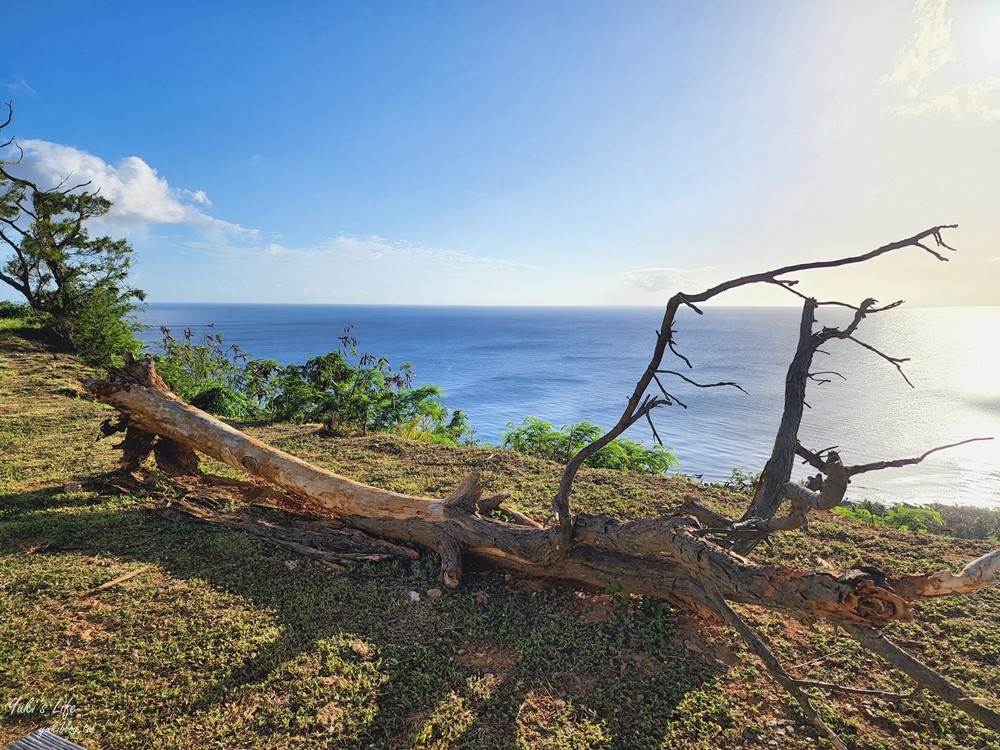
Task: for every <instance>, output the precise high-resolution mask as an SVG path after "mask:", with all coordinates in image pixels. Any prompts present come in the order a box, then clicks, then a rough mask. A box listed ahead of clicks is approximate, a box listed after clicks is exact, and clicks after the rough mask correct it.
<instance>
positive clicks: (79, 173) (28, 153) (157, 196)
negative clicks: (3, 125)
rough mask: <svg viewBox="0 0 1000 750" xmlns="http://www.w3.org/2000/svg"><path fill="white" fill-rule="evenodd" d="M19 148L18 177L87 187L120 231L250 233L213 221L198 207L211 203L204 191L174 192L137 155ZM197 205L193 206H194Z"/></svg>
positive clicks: (54, 146)
mask: <svg viewBox="0 0 1000 750" xmlns="http://www.w3.org/2000/svg"><path fill="white" fill-rule="evenodd" d="M19 145H20V146H21V148H22V149H23V150H24V159H23V161H22V162H21V165H20V167H21V174H23V175H24V176H25V177H27V178H28V179H31V180H32V181H34V182H37V183H38V184H39V185H41V186H44V187H49V186H55V185H58V184H65V185H67V186H71V185H78V184H82V183H88V185H87V187H88V189H89V190H92V191H99V192H100V194H101V195H102V196H104V197H105V198H107V199H108V200H110V201H111V203H112V204H113V205H112V208H111V210H110V211H109V212H108V214H107V216H105V217H104V218H103V220H102V222H103V223H104V224H108V225H111V226H114V227H118V228H121V229H123V230H126V231H127V230H130V229H137V228H141V227H143V226H145V225H149V224H193V225H200V226H202V227H205V228H208V229H211V230H214V231H220V230H221V231H227V232H234V233H239V234H243V233H250V234H254V233H255V231H254V230H248V229H246V228H244V227H241V226H239V225H238V224H232V223H230V222H226V221H223V220H221V219H217V218H215V217H213V216H209V215H208V214H206V213H204V211H202V210H201V209H200V208H199V207H198V206H199V205H200V206H210V205H211V204H212V203H211V201H210V200H209V199H208V196H207V195H206V194H205V191H203V190H185V189H178V188H173V187H171V186H170V184H169V183H168V182H167V181H166V179H164V178H163V177H161V176H160V175H159V174H158V173H157V171H156V170H155V169H153V168H152V167H151V166H149V164H147V163H146V162H145V161H143V160H142V159H141V158H139V157H138V156H126V157H125V158H123V159H120V160H119V161H118V162H117V163H115V164H109V163H108V162H106V161H104V160H103V159H101V158H100V157H98V156H94V155H93V154H89V153H87V152H86V151H81V150H80V149H77V148H73V147H72V146H63V145H60V144H58V143H51V142H49V141H42V140H34V139H29V140H25V141H20V142H19ZM195 204H198V205H195Z"/></svg>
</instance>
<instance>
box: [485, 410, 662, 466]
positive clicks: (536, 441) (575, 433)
mask: <svg viewBox="0 0 1000 750" xmlns="http://www.w3.org/2000/svg"><path fill="white" fill-rule="evenodd" d="M603 434H604V430H602V429H601V428H600V427H598V426H597V425H595V424H591V423H590V422H580V423H578V424H571V425H565V426H564V427H563V428H562V429H556V428H555V427H553V426H552V423H551V422H544V421H542V420H541V419H539V418H538V417H527V418H525V420H524V421H523V422H522V423H521V424H520V426H518V425H515V424H514V423H513V422H508V423H507V428H506V429H505V430H504V431H503V434H502V435H501V444H502V445H503V447H504V448H509V449H510V450H515V451H517V452H519V453H524V454H526V455H529V456H535V457H537V458H545V459H548V460H550V461H559V462H560V463H565V462H566V461H568V460H569V459H570V458H572V457H573V456H574V455H575V454H576V453H577V452H578V451H579V450H580V449H581V448H583V447H584V446H585V445H589V444H590V443H592V442H594V441H595V440H597V439H598V438H599V437H601V435H603ZM586 465H587V466H593V467H595V468H599V469H619V470H622V471H634V472H639V473H643V474H662V473H663V472H665V471H666V470H667V469H672V468H676V467H677V466H679V465H680V462H679V461H678V460H677V456H675V455H674V453H673V451H672V450H670V449H669V448H664V447H663V446H660V445H655V444H654V445H653V446H652V447H651V448H647V447H646V446H645V445H643V444H642V443H641V442H637V441H635V440H629V439H628V438H617V439H616V440H612V441H611V442H610V443H609V444H608V445H606V446H604V447H603V448H601V449H600V450H599V451H597V453H595V454H594V455H592V456H591V457H590V458H588V459H587V461H586Z"/></svg>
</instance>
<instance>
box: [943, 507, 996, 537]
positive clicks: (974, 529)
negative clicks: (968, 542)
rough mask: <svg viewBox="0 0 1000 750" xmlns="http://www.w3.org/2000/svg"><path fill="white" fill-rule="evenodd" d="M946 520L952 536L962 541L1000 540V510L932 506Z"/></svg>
mask: <svg viewBox="0 0 1000 750" xmlns="http://www.w3.org/2000/svg"><path fill="white" fill-rule="evenodd" d="M930 507H931V508H933V509H934V510H936V511H937V512H938V513H940V514H941V517H942V518H943V519H944V521H945V523H946V524H947V525H948V528H949V529H950V530H951V533H952V535H954V536H957V537H961V538H962V539H1000V508H984V507H980V506H976V505H944V504H943V503H934V504H932V505H931V506H930Z"/></svg>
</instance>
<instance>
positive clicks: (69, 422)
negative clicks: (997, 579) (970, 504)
mask: <svg viewBox="0 0 1000 750" xmlns="http://www.w3.org/2000/svg"><path fill="white" fill-rule="evenodd" d="M88 374H89V373H88V372H87V371H86V369H85V368H83V367H82V366H81V365H79V364H78V363H77V362H75V361H74V360H72V359H70V358H68V357H65V356H64V355H57V354H53V353H52V352H50V351H48V350H46V349H45V348H44V347H42V346H41V345H40V344H36V343H32V342H29V341H25V340H23V339H20V338H17V337H15V336H13V335H12V334H10V333H5V332H3V331H0V596H2V597H3V615H2V617H0V745H5V744H7V743H9V742H12V741H13V740H15V739H16V738H18V737H20V736H23V735H24V734H26V733H28V732H29V731H31V730H32V729H34V728H36V727H40V726H48V727H52V728H54V730H55V731H57V732H60V733H61V734H63V735H64V736H67V737H71V738H75V739H76V740H77V741H78V742H80V743H81V744H83V745H84V746H85V747H88V748H98V747H105V748H116V749H118V748H123V749H127V748H206V747H208V748H237V747H238V748H261V749H263V748H321V747H322V748H326V747H338V748H341V747H342V748H367V747H379V748H382V747H384V748H451V747H463V748H490V750H497V749H498V748H661V747H662V748H681V747H683V748H717V747H726V748H737V749H740V748H746V749H749V748H769V747H775V746H777V747H783V748H786V747H787V748H814V747H822V746H823V742H822V741H820V740H818V739H817V738H816V736H815V733H814V732H813V731H812V729H811V728H810V727H809V726H808V725H807V724H805V723H803V722H802V721H801V718H800V717H799V715H798V714H797V712H796V710H795V709H794V708H793V707H792V706H791V705H790V702H789V699H788V698H787V697H786V696H785V695H784V694H783V693H782V692H781V691H780V690H777V689H776V688H775V686H774V684H773V683H772V682H771V681H770V679H769V678H768V677H767V675H766V673H765V672H764V670H763V668H762V667H761V665H760V664H759V663H758V662H757V661H756V660H755V659H753V658H752V657H750V656H749V655H748V654H747V652H746V649H745V648H744V647H743V646H742V645H741V644H740V642H739V641H738V640H737V639H736V638H735V637H734V636H733V635H732V634H731V633H730V632H728V631H727V630H724V629H720V628H718V627H715V626H712V625H708V624H706V623H704V622H702V621H700V620H698V619H696V618H695V617H694V616H692V615H690V614H689V613H686V612H681V611H676V610H672V609H670V608H668V607H666V606H664V605H663V604H661V603H659V602H655V601H643V600H640V599H638V598H632V597H626V596H622V595H618V594H611V593H602V592H584V591H574V590H571V589H567V588H561V587H553V586H551V585H548V584H547V583H546V582H544V581H537V580H533V579H526V578H521V577H517V576H510V575H507V574H505V573H504V572H503V571H500V570H495V569H489V568H484V567H477V566H475V565H474V564H473V565H471V566H470V569H469V570H468V572H467V574H466V576H465V579H464V581H463V586H462V588H460V589H459V590H458V591H455V592H450V591H449V592H445V594H444V596H442V597H441V598H437V599H435V598H430V597H428V596H427V595H426V592H427V590H428V589H430V588H433V587H436V586H437V585H438V584H437V574H438V562H437V559H436V558H435V556H434V555H432V554H430V553H428V554H425V555H424V556H422V557H421V559H420V560H419V561H417V562H415V563H413V564H410V565H409V566H404V565H401V564H399V563H386V564H380V565H371V566H360V567H357V568H355V569H353V570H351V571H348V572H346V573H343V574H335V573H333V572H331V571H329V570H327V569H323V568H319V567H314V566H313V565H312V564H310V563H309V562H308V561H305V560H301V559H298V558H295V557H294V556H292V555H290V554H289V553H287V552H284V551H281V550H278V549H275V548H272V547H268V546H266V545H264V544H263V543H262V542H260V541H259V540H258V539H256V538H252V537H248V536H245V535H242V534H238V533H233V532H227V531H220V530H218V529H213V528H207V527H204V526H202V525H199V524H195V523H188V522H177V521H169V522H168V521H165V520H163V519H160V518H159V517H157V516H154V515H152V514H150V513H149V512H148V511H147V510H145V509H144V508H143V507H142V502H143V498H142V497H137V496H131V495H120V494H113V493H111V492H109V491H108V481H109V472H111V471H112V469H113V468H114V465H115V460H116V455H115V452H114V450H113V449H112V447H111V444H110V441H101V442H95V438H96V436H97V434H98V430H97V426H98V424H99V423H100V421H101V420H102V419H103V418H105V417H106V416H107V415H108V411H107V410H106V409H105V408H104V407H103V406H101V405H99V404H96V403H94V402H92V401H89V400H87V399H84V398H81V389H80V387H79V380H80V378H82V377H85V376H86V375H88ZM247 429H248V431H250V432H252V433H253V434H255V435H256V436H258V437H261V438H263V439H265V440H268V441H270V442H272V443H273V444H275V445H277V446H279V447H281V448H283V449H285V450H289V451H291V452H293V453H295V454H297V455H300V456H302V457H303V458H305V459H306V460H309V461H313V462H315V463H317V464H320V465H323V466H326V467H328V468H330V469H333V470H334V471H338V472H340V473H343V474H347V475H349V476H352V477H354V478H357V479H359V480H361V481H364V482H367V483H370V484H374V485H378V486H382V487H386V488H390V489H394V490H399V491H403V492H412V493H419V494H426V495H441V494H446V493H447V492H448V491H450V490H451V489H452V488H453V487H454V486H455V485H456V484H457V483H458V482H459V481H460V480H461V479H462V478H463V477H464V476H465V475H466V474H467V473H468V471H469V469H470V468H472V467H479V468H481V469H482V470H483V472H484V481H485V483H486V485H487V488H488V490H491V491H492V490H495V491H500V490H507V491H510V492H512V494H513V497H512V500H511V503H512V504H513V505H515V506H516V507H518V508H519V509H521V510H523V511H525V512H528V513H531V514H533V515H534V516H536V517H539V518H544V516H545V515H546V513H547V508H548V504H549V499H550V497H551V495H552V493H553V492H554V490H555V486H556V482H557V479H558V467H557V466H555V465H553V464H550V463H548V462H545V461H540V460H536V459H531V458H528V457H525V456H521V455H519V454H515V453H511V452H508V451H503V450H499V449H496V448H472V449H465V450H456V449H446V448H441V447H438V446H434V445H431V444H428V443H425V442H415V441H408V440H405V439H403V438H400V437H396V436H386V435H376V436H370V437H367V438H351V439H339V440H334V439H330V438H328V437H325V436H323V434H322V433H321V432H320V431H319V430H318V428H317V427H315V426H308V425H264V426H254V427H248V428H247ZM686 493H697V494H699V495H700V499H701V500H702V501H703V502H705V503H706V504H709V505H711V506H713V507H715V508H717V509H719V510H723V511H729V512H734V511H735V510H736V509H737V508H738V507H739V505H740V504H741V503H742V502H745V500H741V499H740V498H738V497H736V496H733V495H729V494H728V493H726V492H724V491H722V490H718V489H714V488H705V487H702V486H699V485H690V484H688V483H686V482H685V481H684V480H681V479H659V478H652V477H643V476H638V475H626V474H622V473H618V472H613V471H602V470H588V471H584V472H582V473H581V477H580V484H579V489H578V498H577V501H576V502H577V507H578V508H580V509H587V510H595V511H596V510H601V511H605V512H611V513H614V514H616V515H619V516H622V517H640V516H647V515H653V514H656V513H658V512H661V511H662V509H664V508H667V507H671V506H673V505H675V504H676V503H677V502H678V501H679V500H680V498H681V497H682V496H683V495H684V494H686ZM987 548H988V543H983V542H977V541H966V540H956V539H951V538H947V537H937V536H933V537H932V536H927V535H920V536H917V535H914V534H909V533H905V532H898V531H895V530H892V529H884V528H875V529H871V528H868V527H865V526H863V525H861V524H859V523H857V522H855V521H852V520H851V519H844V518H840V517H837V516H835V515H832V514H829V515H824V516H823V517H821V518H819V519H817V521H816V522H814V523H813V525H812V528H811V530H810V532H809V533H799V532H796V533H792V534H787V535H784V536H782V537H780V538H779V539H778V540H777V543H776V545H775V549H774V550H773V551H771V552H769V553H767V554H768V555H769V556H770V557H772V558H774V559H780V560H783V561H785V562H786V563H787V564H790V565H792V564H794V565H801V566H813V565H815V564H816V558H817V557H822V558H824V559H825V560H827V561H828V562H829V563H830V564H832V565H837V566H843V565H848V564H857V563H862V564H867V565H876V566H880V567H883V568H886V569H891V570H904V569H905V570H934V569H937V568H940V567H942V566H944V565H952V566H954V565H956V564H958V563H959V562H960V561H962V560H967V559H969V558H970V557H972V556H975V555H977V554H980V553H981V552H983V551H985V550H986V549H987ZM131 571H140V572H139V574H138V575H136V576H135V577H133V578H131V579H129V580H127V581H123V582H122V583H120V584H118V585H115V586H113V587H110V588H107V589H106V590H103V591H100V592H96V593H93V590H94V589H95V588H96V587H98V586H100V585H101V584H104V583H106V582H108V581H111V580H114V579H116V578H118V577H120V576H122V575H123V574H125V573H128V572H131ZM609 583H610V582H609ZM611 590H613V586H609V587H608V591H611ZM410 592H417V593H418V594H419V596H420V600H419V601H415V602H414V601H412V600H411V594H410ZM919 610H920V611H919V618H918V621H917V622H915V623H909V624H905V625H899V626H894V627H893V628H892V629H891V633H890V635H891V636H892V637H894V638H896V639H897V640H899V641H900V642H902V643H903V644H905V645H906V646H907V647H909V648H912V649H913V650H914V651H915V652H916V653H917V654H918V655H919V656H920V657H921V658H923V659H925V660H926V661H928V662H930V663H931V664H933V665H935V666H937V667H938V668H940V669H942V670H943V671H944V672H946V673H947V674H949V675H950V676H951V677H953V678H954V679H956V680H959V681H961V682H962V683H963V684H964V685H966V686H967V687H968V689H969V690H970V691H972V692H973V693H974V694H975V695H981V696H994V695H996V694H997V692H998V686H1000V628H998V627H997V624H998V622H1000V592H998V591H997V589H996V588H993V589H990V590H987V591H984V592H981V593H979V594H977V595H975V596H971V597H964V598H960V599H945V600H939V601H935V602H930V603H928V604H923V605H921V606H920V608H919ZM742 611H743V612H744V614H745V615H746V617H747V618H748V619H749V620H751V621H752V622H753V623H754V624H755V625H756V626H757V627H758V629H759V630H760V631H761V632H762V633H764V634H766V636H767V637H768V639H769V640H770V642H771V643H772V645H773V646H774V648H775V650H776V651H777V652H778V654H779V655H780V657H781V658H782V660H783V662H784V663H785V664H786V665H789V667H792V666H794V665H800V664H805V663H806V662H809V661H811V660H814V659H816V658H817V657H825V658H824V659H823V660H822V661H820V662H816V663H813V664H810V665H807V666H803V667H799V668H798V669H793V670H792V671H793V673H794V674H795V675H796V676H800V677H810V676H811V677H813V678H815V679H824V680H840V681H843V682H846V683H850V684H854V685H865V686H870V687H882V688H886V689H906V687H905V686H903V685H901V684H900V683H898V682H897V680H896V678H895V677H894V676H893V675H892V674H891V673H890V672H889V670H888V668H887V667H885V665H883V664H881V663H879V662H878V661H877V660H876V659H874V658H873V657H871V656H869V655H867V654H865V653H864V652H862V651H861V649H860V648H859V647H858V646H857V644H855V642H854V641H852V640H850V639H847V638H844V637H841V636H840V635H839V634H838V633H836V632H834V631H833V630H832V629H831V628H829V627H827V626H825V625H823V624H818V625H815V626H812V627H806V626H804V625H800V624H797V623H789V622H787V621H786V620H784V619H782V618H780V617H778V616H776V615H774V614H773V613H769V612H764V611H761V610H751V609H744V610H742ZM819 703H820V705H821V706H822V710H823V711H824V712H826V714H827V715H828V717H829V718H830V721H831V722H832V723H834V724H835V726H836V727H837V729H838V730H839V731H841V732H842V733H843V734H844V735H845V736H846V737H848V738H849V739H850V740H851V741H852V742H854V743H855V744H856V746H858V747H864V748H890V747H898V746H901V745H906V746H908V747H911V748H939V747H941V748H969V749H970V750H971V749H972V748H976V749H979V748H993V749H997V748H1000V739H998V738H997V737H996V736H995V735H992V734H990V733H988V732H987V731H986V730H984V729H982V728H981V727H979V726H978V725H977V724H975V723H974V722H972V721H971V720H969V719H967V718H965V717H963V716H961V715H959V714H957V713H956V712H955V711H953V710H952V709H950V708H948V707H947V706H944V705H943V704H940V703H937V702H934V701H931V702H930V715H925V713H924V708H923V707H922V706H921V705H920V704H917V703H914V704H909V703H907V704H905V706H904V707H903V710H902V711H901V712H900V711H897V710H896V709H895V708H894V707H892V706H889V705H887V704H884V703H882V702H880V701H877V700H867V701H866V700H856V699H852V700H845V699H842V698H841V697H839V696H838V697H834V698H831V699H820V701H819ZM43 706H46V707H47V710H46V712H45V713H42V712H41V708H42V707H43ZM54 709H55V710H54ZM771 743H777V744H776V745H775V744H771Z"/></svg>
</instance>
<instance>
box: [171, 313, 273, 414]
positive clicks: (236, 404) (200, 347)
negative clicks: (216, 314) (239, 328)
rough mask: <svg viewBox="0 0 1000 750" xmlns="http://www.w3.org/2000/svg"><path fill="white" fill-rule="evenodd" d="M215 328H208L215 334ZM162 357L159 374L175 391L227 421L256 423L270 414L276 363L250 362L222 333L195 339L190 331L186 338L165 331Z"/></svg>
mask: <svg viewBox="0 0 1000 750" xmlns="http://www.w3.org/2000/svg"><path fill="white" fill-rule="evenodd" d="M212 327H213V324H211V323H210V324H209V325H208V326H207V327H206V328H207V329H211V328H212ZM160 332H161V333H162V335H163V338H162V340H161V342H160V348H161V349H162V352H163V353H162V354H160V355H158V356H157V358H156V359H157V364H156V368H157V371H158V372H159V373H160V376H161V377H162V378H163V379H164V381H166V383H167V385H168V386H170V389H171V390H172V391H173V392H174V393H176V394H177V395H178V396H180V397H181V398H182V399H184V400H185V401H187V402H189V403H191V404H192V405H194V406H197V407H198V408H199V409H204V410H205V411H207V412H210V413H212V414H215V415H217V416H220V417H225V418H227V419H237V420H240V421H250V420H254V419H264V418H266V417H267V416H268V415H269V407H268V402H269V401H270V399H271V397H272V396H273V394H274V392H275V389H276V387H277V386H276V382H275V378H276V376H277V375H278V373H279V372H280V368H279V367H278V363H277V362H276V361H274V360H273V359H266V360H256V359H250V357H249V355H247V354H246V353H245V352H243V351H242V350H241V349H240V347H239V346H237V345H236V344H229V345H227V344H226V343H225V342H224V340H223V337H222V334H221V333H215V332H213V331H210V330H206V331H205V332H204V333H203V334H202V335H201V338H200V339H198V340H195V335H194V332H193V331H192V330H191V329H190V328H185V329H184V333H183V338H182V339H180V340H178V339H176V338H174V337H173V336H172V335H171V333H170V329H169V328H167V327H165V326H164V327H161V328H160Z"/></svg>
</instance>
